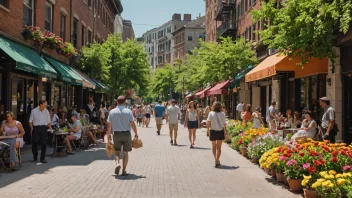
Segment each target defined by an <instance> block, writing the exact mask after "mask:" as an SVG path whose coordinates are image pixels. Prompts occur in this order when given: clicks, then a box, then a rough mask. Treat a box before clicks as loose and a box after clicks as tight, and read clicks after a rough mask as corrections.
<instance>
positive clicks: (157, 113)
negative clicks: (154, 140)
mask: <svg viewBox="0 0 352 198" xmlns="http://www.w3.org/2000/svg"><path fill="white" fill-rule="evenodd" d="M164 113H165V107H164V106H163V105H161V101H159V103H158V104H157V105H155V107H154V117H155V122H156V128H157V131H156V133H157V134H158V135H160V130H161V126H162V125H163V117H164Z"/></svg>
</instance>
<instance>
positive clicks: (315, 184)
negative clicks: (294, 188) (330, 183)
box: [312, 181, 321, 188]
mask: <svg viewBox="0 0 352 198" xmlns="http://www.w3.org/2000/svg"><path fill="white" fill-rule="evenodd" d="M319 186H321V182H319V181H317V182H315V183H314V184H313V185H312V188H317V187H319Z"/></svg>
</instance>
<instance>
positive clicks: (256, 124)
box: [252, 107, 264, 129]
mask: <svg viewBox="0 0 352 198" xmlns="http://www.w3.org/2000/svg"><path fill="white" fill-rule="evenodd" d="M261 111H262V108H260V107H257V108H256V109H255V112H253V114H252V117H253V128H254V129H258V128H260V127H261V126H262V125H264V122H263V119H262V113H260V112H261Z"/></svg>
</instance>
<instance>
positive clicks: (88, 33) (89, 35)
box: [87, 28, 92, 43]
mask: <svg viewBox="0 0 352 198" xmlns="http://www.w3.org/2000/svg"><path fill="white" fill-rule="evenodd" d="M87 29H88V28H87ZM87 40H88V43H92V31H91V30H90V29H88V31H87Z"/></svg>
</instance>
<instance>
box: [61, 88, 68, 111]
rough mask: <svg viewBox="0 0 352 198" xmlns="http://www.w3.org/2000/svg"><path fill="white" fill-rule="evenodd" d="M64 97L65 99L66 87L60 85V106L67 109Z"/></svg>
mask: <svg viewBox="0 0 352 198" xmlns="http://www.w3.org/2000/svg"><path fill="white" fill-rule="evenodd" d="M66 97H67V86H66V85H62V92H61V105H63V106H65V107H67V103H66V102H67V101H66Z"/></svg>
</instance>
